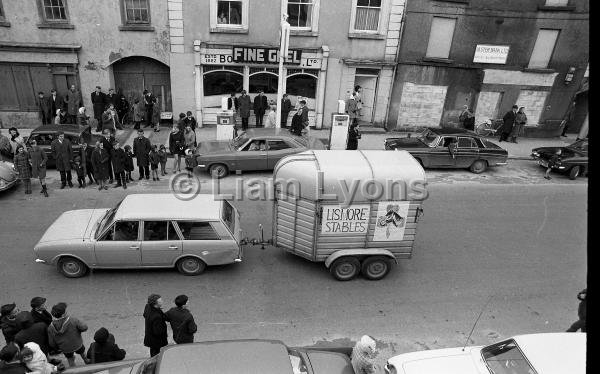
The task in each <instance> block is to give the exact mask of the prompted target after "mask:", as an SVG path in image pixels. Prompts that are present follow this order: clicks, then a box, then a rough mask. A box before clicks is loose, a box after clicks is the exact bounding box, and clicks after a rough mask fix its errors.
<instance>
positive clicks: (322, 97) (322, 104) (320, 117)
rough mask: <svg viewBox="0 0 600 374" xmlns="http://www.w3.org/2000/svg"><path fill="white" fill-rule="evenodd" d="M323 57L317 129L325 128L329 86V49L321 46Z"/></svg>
mask: <svg viewBox="0 0 600 374" xmlns="http://www.w3.org/2000/svg"><path fill="white" fill-rule="evenodd" d="M321 50H322V51H323V57H322V58H321V69H320V70H319V88H318V89H319V92H318V93H317V102H316V108H315V109H316V111H317V115H316V118H315V127H316V128H317V129H322V128H323V113H324V112H325V86H326V84H327V65H328V63H327V62H328V60H329V47H328V46H326V45H323V46H321Z"/></svg>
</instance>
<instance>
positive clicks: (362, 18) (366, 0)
mask: <svg viewBox="0 0 600 374" xmlns="http://www.w3.org/2000/svg"><path fill="white" fill-rule="evenodd" d="M355 13H356V14H355V16H354V30H356V31H377V30H378V29H379V14H380V13H381V0H357V1H356V10H355Z"/></svg>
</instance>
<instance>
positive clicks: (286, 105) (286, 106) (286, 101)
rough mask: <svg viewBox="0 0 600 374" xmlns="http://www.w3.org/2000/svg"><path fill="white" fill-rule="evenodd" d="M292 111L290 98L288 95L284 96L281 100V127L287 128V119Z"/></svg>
mask: <svg viewBox="0 0 600 374" xmlns="http://www.w3.org/2000/svg"><path fill="white" fill-rule="evenodd" d="M291 110H292V102H291V100H290V98H289V97H288V94H283V98H282V99H281V127H283V128H285V127H287V119H288V115H289V114H290V111H291Z"/></svg>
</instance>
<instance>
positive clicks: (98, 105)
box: [91, 86, 106, 132]
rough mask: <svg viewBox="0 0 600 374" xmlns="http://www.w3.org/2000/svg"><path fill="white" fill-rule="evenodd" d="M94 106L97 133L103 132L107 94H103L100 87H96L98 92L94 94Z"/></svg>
mask: <svg viewBox="0 0 600 374" xmlns="http://www.w3.org/2000/svg"><path fill="white" fill-rule="evenodd" d="M91 97H92V106H93V108H94V118H95V119H96V121H98V122H97V125H96V131H97V132H100V131H102V112H104V106H105V105H106V104H105V103H106V94H105V93H104V92H102V88H101V87H100V86H96V91H94V92H92V95H91Z"/></svg>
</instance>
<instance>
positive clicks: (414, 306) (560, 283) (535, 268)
mask: <svg viewBox="0 0 600 374" xmlns="http://www.w3.org/2000/svg"><path fill="white" fill-rule="evenodd" d="M165 183H166V182H165ZM229 183H230V185H231V182H229ZM586 188H587V184H586V183H578V182H576V183H572V182H570V181H568V180H567V181H566V184H559V183H558V182H557V183H546V184H543V185H541V184H535V183H534V184H530V185H529V186H523V185H518V184H517V185H515V184H483V183H458V182H453V183H433V184H432V185H431V186H430V193H431V197H430V199H429V200H427V201H426V202H425V205H424V208H425V215H424V216H423V218H422V221H421V222H420V224H419V231H418V235H417V239H416V242H415V250H414V257H413V258H412V259H411V260H402V261H401V262H400V264H399V265H398V266H396V267H395V268H394V269H393V271H392V272H391V273H390V274H389V275H388V277H387V278H386V279H384V280H382V281H379V282H370V281H366V280H364V279H357V280H354V281H351V282H337V281H335V280H334V279H333V278H332V277H331V276H330V275H329V273H328V272H327V271H326V270H325V268H324V266H323V265H322V264H313V263H310V262H308V261H306V260H303V259H301V258H297V257H295V256H293V255H289V254H286V253H283V252H282V251H281V250H279V249H276V248H272V247H268V248H267V249H265V250H264V251H263V250H261V249H260V248H259V247H254V248H250V249H247V250H246V257H245V259H244V262H243V263H241V264H235V265H231V266H222V267H218V268H211V269H208V270H207V271H206V273H205V274H203V275H201V276H198V277H184V276H181V275H179V274H178V273H176V272H175V271H171V270H164V271H163V270H161V271H156V270H151V271H96V272H94V273H93V274H92V275H91V276H88V277H86V278H82V279H74V280H72V279H66V278H64V277H62V276H61V275H59V274H58V273H57V272H56V270H55V269H54V268H52V267H49V266H44V265H39V264H35V263H34V262H33V260H34V257H33V253H32V247H33V245H34V244H35V243H36V241H37V240H38V239H39V237H40V236H41V235H42V233H43V231H44V230H45V228H46V227H47V226H48V225H49V224H50V223H51V222H52V221H53V220H54V219H55V218H56V217H57V216H58V215H59V214H60V213H61V212H63V211H65V210H68V209H77V208H87V207H94V206H97V207H105V206H111V205H113V204H114V203H116V202H117V201H118V200H119V199H120V198H121V197H123V196H124V195H125V192H126V191H123V190H121V189H118V190H112V191H111V192H104V193H100V192H98V191H92V190H79V189H72V190H68V189H67V190H63V191H53V192H52V195H53V196H52V197H51V198H48V199H45V198H43V197H41V196H37V195H33V196H32V197H31V198H25V195H23V194H22V191H21V190H15V191H11V192H8V193H7V194H4V195H1V196H0V211H1V212H2V215H1V216H0V227H1V230H2V231H1V236H2V242H1V244H0V250H1V253H2V254H3V256H2V257H1V258H0V266H1V268H2V275H1V278H0V282H1V284H2V289H1V291H0V300H1V302H2V303H5V302H12V301H15V302H17V304H18V305H20V306H22V309H23V308H25V307H26V306H27V304H28V302H29V299H30V298H31V297H32V296H35V295H38V294H40V295H45V296H46V297H47V298H48V300H49V304H53V303H55V302H58V301H65V302H67V303H68V304H69V305H70V307H69V311H70V312H71V313H72V314H73V315H76V316H79V317H81V318H82V319H83V320H84V321H86V322H87V323H88V324H89V326H90V331H89V332H87V333H86V334H85V336H84V339H85V342H86V344H89V342H90V341H91V339H92V337H93V332H94V331H95V330H96V329H98V328H99V327H101V326H105V327H107V328H108V329H109V330H111V331H113V332H114V333H115V335H116V337H117V341H118V343H119V344H120V345H122V346H123V347H124V348H126V349H127V350H128V356H129V357H140V356H145V355H147V351H146V349H145V348H144V347H142V345H141V343H140V342H141V341H142V336H143V320H142V317H141V313H142V310H143V306H144V303H145V299H146V297H147V295H148V294H150V293H152V292H158V293H160V294H162V295H163V296H164V297H165V299H166V301H167V302H169V303H170V301H171V300H172V299H173V298H174V297H175V296H176V295H178V294H180V293H185V294H187V295H189V296H190V300H191V301H190V309H191V310H192V311H193V312H194V314H195V316H196V319H197V321H198V322H199V333H198V334H197V338H196V339H197V340H200V339H231V338H251V337H261V338H277V339H282V340H284V341H285V342H287V343H289V344H297V345H300V344H329V343H332V342H333V343H340V342H342V343H349V342H350V341H354V340H356V339H357V338H358V337H360V335H362V334H365V333H368V334H371V335H373V336H374V337H376V338H377V339H378V341H379V344H380V346H381V348H382V349H383V353H382V357H389V356H390V355H392V354H397V353H400V352H406V351H414V350H422V349H428V348H438V347H447V346H456V345H461V344H463V343H464V342H465V338H466V335H467V334H468V333H469V331H470V329H471V327H472V324H473V322H474V321H475V319H476V317H477V314H478V313H479V311H480V309H481V308H482V306H483V305H484V304H485V302H486V301H487V300H488V298H490V297H492V301H491V303H490V304H489V306H488V308H486V311H485V313H484V314H483V316H482V318H481V320H480V321H479V324H478V325H477V327H476V328H475V331H474V334H473V337H472V342H473V343H476V344H487V343H489V342H492V341H497V340H498V339H499V338H501V337H506V336H510V335H513V334H518V333H530V332H550V331H562V330H564V329H566V328H567V327H568V326H569V324H570V323H571V322H573V320H574V318H575V317H576V314H577V313H576V311H577V300H576V298H575V295H576V293H577V292H578V291H579V290H580V289H581V288H583V287H584V286H585V281H586V278H585V277H586V269H587V268H586V261H587V257H586V256H587V254H586V236H585V233H586V230H587V222H586V209H587V205H586V197H587V195H586V193H587V191H586ZM225 189H228V188H225ZM136 190H137V191H142V190H144V191H146V192H147V191H148V190H161V189H160V188H157V187H148V186H145V187H135V188H132V189H130V190H128V191H129V192H135V191H136ZM162 190H164V188H163V189H162ZM34 192H35V191H34ZM235 205H237V206H238V208H239V209H240V211H241V212H242V214H243V215H242V220H243V228H244V230H246V231H247V232H248V233H249V235H250V236H252V234H253V233H255V232H256V227H257V225H258V224H259V223H262V224H263V225H264V226H265V227H270V220H271V217H270V214H271V213H270V212H271V205H270V203H268V202H253V201H241V202H236V203H235ZM267 234H268V233H267Z"/></svg>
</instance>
